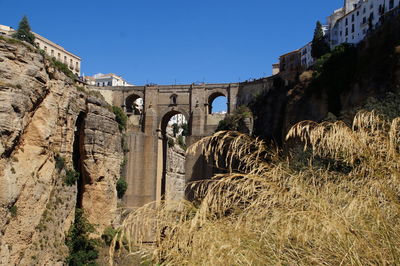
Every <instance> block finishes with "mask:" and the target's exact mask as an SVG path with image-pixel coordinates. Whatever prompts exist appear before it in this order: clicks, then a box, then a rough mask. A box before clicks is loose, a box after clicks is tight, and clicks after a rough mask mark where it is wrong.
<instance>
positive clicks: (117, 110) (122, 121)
mask: <svg viewBox="0 0 400 266" xmlns="http://www.w3.org/2000/svg"><path fill="white" fill-rule="evenodd" d="M112 110H113V112H114V114H115V121H117V123H118V128H119V130H120V131H121V132H122V131H123V130H125V129H126V124H127V121H128V117H127V116H126V114H125V112H124V110H122V108H121V107H118V106H113V107H112Z"/></svg>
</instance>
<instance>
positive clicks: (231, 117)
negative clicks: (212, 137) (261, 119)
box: [216, 105, 252, 132]
mask: <svg viewBox="0 0 400 266" xmlns="http://www.w3.org/2000/svg"><path fill="white" fill-rule="evenodd" d="M251 117H252V113H251V110H250V108H248V107H247V106H244V105H241V106H239V107H238V108H236V110H235V111H234V112H233V114H228V115H226V117H225V118H224V119H223V120H221V121H220V122H219V124H218V127H217V129H216V132H218V131H224V130H230V131H241V132H243V131H245V130H246V125H245V119H246V118H251Z"/></svg>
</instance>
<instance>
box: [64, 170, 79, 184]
mask: <svg viewBox="0 0 400 266" xmlns="http://www.w3.org/2000/svg"><path fill="white" fill-rule="evenodd" d="M78 179H79V173H78V172H76V171H75V170H73V169H68V170H67V171H66V173H65V177H64V182H65V184H66V185H68V186H73V185H75V184H76V181H78Z"/></svg>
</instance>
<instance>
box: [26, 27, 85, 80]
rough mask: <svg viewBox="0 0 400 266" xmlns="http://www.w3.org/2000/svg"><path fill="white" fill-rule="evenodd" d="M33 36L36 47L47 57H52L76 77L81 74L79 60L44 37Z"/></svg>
mask: <svg viewBox="0 0 400 266" xmlns="http://www.w3.org/2000/svg"><path fill="white" fill-rule="evenodd" d="M33 34H34V35H35V38H36V39H35V43H36V46H37V47H38V48H40V49H42V50H43V51H45V52H46V54H47V55H49V56H51V57H54V58H55V59H56V60H57V61H60V62H62V63H64V64H66V65H67V66H68V67H69V69H70V70H71V71H72V72H73V73H74V74H75V75H77V76H78V77H79V76H80V73H81V58H80V57H79V56H77V55H75V54H73V53H71V52H69V51H67V50H65V49H64V47H62V46H60V45H58V44H56V43H54V42H52V41H50V40H48V39H46V38H45V37H43V36H41V35H39V34H37V33H33Z"/></svg>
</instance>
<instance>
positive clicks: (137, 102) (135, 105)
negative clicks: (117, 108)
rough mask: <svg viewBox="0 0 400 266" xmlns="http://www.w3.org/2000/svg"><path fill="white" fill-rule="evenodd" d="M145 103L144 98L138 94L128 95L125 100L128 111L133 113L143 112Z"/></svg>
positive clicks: (139, 113)
mask: <svg viewBox="0 0 400 266" xmlns="http://www.w3.org/2000/svg"><path fill="white" fill-rule="evenodd" d="M143 103H144V101H143V98H141V97H140V96H138V95H136V94H132V95H130V96H128V97H127V98H126V100H125V108H126V112H127V113H128V114H133V115H141V114H143Z"/></svg>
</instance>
